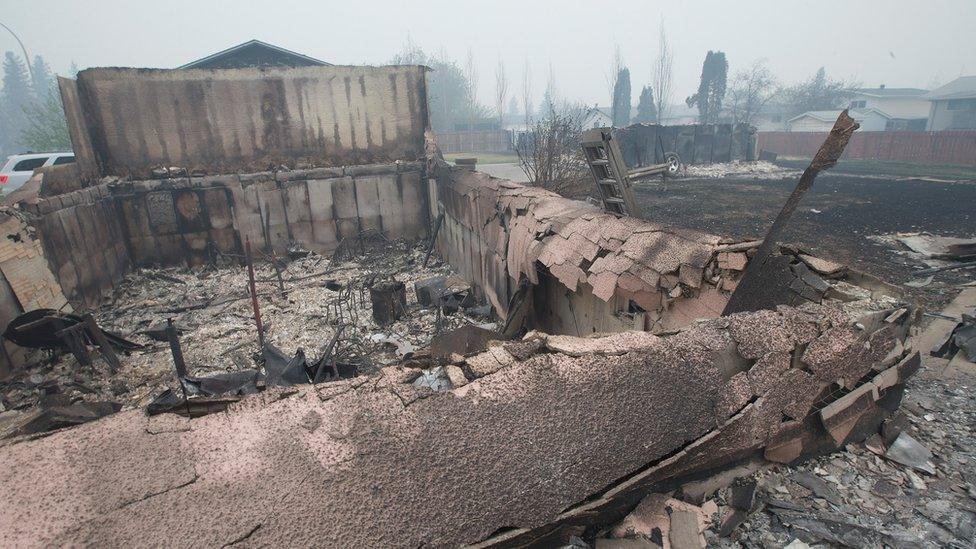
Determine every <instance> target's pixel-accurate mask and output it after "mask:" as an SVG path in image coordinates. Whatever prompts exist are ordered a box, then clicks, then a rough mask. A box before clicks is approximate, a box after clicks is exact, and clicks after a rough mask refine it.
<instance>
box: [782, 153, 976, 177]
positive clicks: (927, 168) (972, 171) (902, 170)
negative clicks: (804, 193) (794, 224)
mask: <svg viewBox="0 0 976 549" xmlns="http://www.w3.org/2000/svg"><path fill="white" fill-rule="evenodd" d="M776 164H779V165H780V166H786V167H789V168H795V169H798V170H802V169H804V168H806V167H807V166H808V165H809V164H810V159H809V158H791V157H785V158H784V157H780V158H778V159H776ZM830 171H831V172H836V173H850V174H857V175H890V176H898V177H935V178H939V179H976V166H955V165H951V164H949V165H930V164H918V163H915V162H897V161H894V160H841V161H840V162H838V163H837V165H836V166H834V167H833V168H831V169H830Z"/></svg>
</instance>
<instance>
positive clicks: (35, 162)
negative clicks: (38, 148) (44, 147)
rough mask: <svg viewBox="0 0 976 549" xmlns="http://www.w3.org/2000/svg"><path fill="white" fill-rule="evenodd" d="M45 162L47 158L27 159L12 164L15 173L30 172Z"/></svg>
mask: <svg viewBox="0 0 976 549" xmlns="http://www.w3.org/2000/svg"><path fill="white" fill-rule="evenodd" d="M45 162H47V157H43V156H42V157H41V158H28V159H27V160H21V161H20V162H18V163H16V164H14V171H15V172H30V171H34V170H36V169H37V168H40V167H41V166H43V165H44V163H45Z"/></svg>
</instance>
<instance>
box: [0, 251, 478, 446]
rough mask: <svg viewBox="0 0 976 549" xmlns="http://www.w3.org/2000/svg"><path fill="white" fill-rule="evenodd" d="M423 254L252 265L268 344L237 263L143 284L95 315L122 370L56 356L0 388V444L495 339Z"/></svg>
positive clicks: (137, 281)
mask: <svg viewBox="0 0 976 549" xmlns="http://www.w3.org/2000/svg"><path fill="white" fill-rule="evenodd" d="M425 252H426V250H425V246H423V245H418V246H413V245H409V244H407V243H404V242H400V241H393V242H391V241H386V240H385V239H383V238H382V237H380V236H378V235H375V234H372V235H370V234H366V235H363V236H362V237H361V238H360V239H358V240H357V241H355V242H352V241H351V242H347V243H345V244H344V246H343V247H342V248H341V249H340V250H338V251H337V252H336V254H334V256H333V258H332V259H331V260H330V259H329V258H325V257H322V256H320V255H317V254H315V253H311V252H307V251H304V250H293V251H292V253H291V254H289V255H290V257H289V258H288V259H287V260H283V259H279V258H271V257H270V255H269V256H268V257H266V258H265V259H266V260H265V261H258V262H255V264H254V271H255V283H256V294H257V297H258V300H257V302H258V306H259V312H260V316H261V319H262V327H261V328H262V329H261V337H260V338H259V336H258V329H257V326H256V325H255V315H254V310H253V305H252V302H251V299H250V292H249V289H248V287H249V285H248V273H247V268H246V266H242V265H240V264H239V263H238V262H237V261H236V259H235V258H224V259H223V260H222V263H221V264H220V265H212V266H207V267H204V268H197V269H178V268H170V269H152V268H147V269H141V270H138V271H135V272H133V273H131V274H130V275H129V276H127V278H126V279H125V281H124V282H123V283H122V284H121V285H120V287H119V288H118V289H117V290H116V291H115V293H114V294H113V295H112V296H111V298H110V299H109V300H108V301H107V302H106V303H105V304H104V305H103V306H102V307H100V308H99V309H98V310H96V311H94V315H93V319H94V320H95V321H97V326H99V327H100V328H101V329H102V330H104V332H105V333H106V334H109V335H112V334H117V335H118V336H119V337H120V339H122V340H123V341H127V342H129V343H130V344H131V345H130V346H129V347H128V348H126V349H124V350H118V352H117V353H116V354H117V361H118V363H119V364H118V365H112V363H111V361H110V360H109V357H108V355H107V354H106V353H105V352H93V353H92V360H90V361H89V363H88V364H84V363H81V362H80V361H79V358H78V357H77V356H75V355H72V354H70V353H67V352H64V349H58V348H57V346H56V345H53V346H51V350H48V351H43V352H42V353H43V355H44V356H42V357H39V358H41V360H38V361H36V362H37V365H36V366H34V367H33V368H28V369H26V370H23V371H20V372H18V373H17V374H15V375H14V376H13V377H11V378H10V379H8V380H5V381H4V382H3V384H2V385H0V405H2V407H3V408H2V410H0V412H4V413H3V415H0V436H13V435H17V434H27V433H30V432H39V431H44V430H48V429H49V428H57V427H60V426H64V425H67V424H76V423H82V422H83V421H89V420H91V419H95V418H97V417H100V416H101V415H105V414H106V413H112V412H114V411H118V410H119V409H128V408H134V407H145V406H149V410H150V412H153V413H155V412H162V411H174V412H177V413H183V412H184V411H185V412H186V413H191V415H194V416H196V415H199V414H200V413H202V412H198V411H193V412H191V411H190V410H189V409H188V408H187V407H186V406H185V404H186V403H185V402H184V400H183V394H184V393H183V391H186V394H187V395H188V396H190V397H191V398H190V400H191V401H193V400H195V399H196V400H199V404H201V405H202V406H203V408H204V409H205V411H212V410H211V408H212V407H213V405H214V404H215V403H216V404H217V405H221V404H223V405H226V403H227V402H232V401H234V400H237V399H238V398H239V395H241V394H247V393H253V392H257V391H259V390H263V389H264V388H265V387H271V386H275V385H286V384H292V383H298V382H304V383H308V382H309V381H313V382H314V381H327V380H333V379H337V378H344V377H349V376H353V375H357V374H369V373H373V372H375V371H377V370H378V369H379V368H381V367H383V366H385V365H388V364H392V363H395V362H399V361H402V360H403V359H410V358H412V359H414V360H423V359H424V357H425V356H426V355H425V352H424V351H423V350H424V349H426V348H428V347H429V346H430V344H431V341H432V339H433V338H434V337H435V336H436V335H437V334H439V333H446V332H450V331H451V330H454V329H457V328H459V327H462V326H467V325H476V326H479V327H480V328H482V329H484V330H493V329H494V328H495V323H493V322H489V317H490V315H491V314H492V313H491V309H490V307H488V306H487V305H483V304H482V302H481V301H479V299H478V298H477V296H476V295H475V293H474V292H473V290H472V288H471V286H470V285H468V284H467V283H464V282H463V281H462V280H461V279H459V278H458V277H457V276H455V275H453V271H452V269H451V268H450V267H449V266H448V265H446V264H445V263H443V262H441V261H440V260H439V259H438V258H437V257H431V258H430V261H429V266H427V267H425V266H423V265H422V263H423V260H424V259H425V257H424V256H425ZM388 286H393V287H394V288H395V289H396V290H397V292H396V293H397V299H398V300H399V306H398V307H397V308H396V310H395V311H387V310H386V309H385V308H384V306H383V305H384V304H383V303H382V301H383V300H382V297H383V296H385V294H384V292H383V291H382V290H383V289H384V288H386V287H388ZM377 296H380V297H377ZM377 299H379V300H380V302H378V301H377ZM52 313H54V312H52ZM54 314H57V313H54ZM377 315H379V316H377ZM61 316H62V317H64V318H68V317H70V316H71V315H61ZM169 321H171V322H169ZM171 333H172V335H173V336H175V340H176V346H177V347H178V354H179V359H177V358H176V353H174V351H173V344H172V341H171V340H172V339H173V338H172V337H171ZM55 343H56V342H55ZM103 358H104V359H105V360H103ZM180 362H182V364H180ZM174 368H175V373H176V375H174ZM178 378H179V379H180V380H182V381H178ZM71 406H74V407H75V408H66V407H71ZM78 406H81V408H78ZM76 408H77V409H76ZM46 410H53V411H49V412H46ZM52 414H53V416H54V417H52ZM39 415H42V417H41V418H38V417H35V416H39ZM26 422H29V423H30V426H25V423H26Z"/></svg>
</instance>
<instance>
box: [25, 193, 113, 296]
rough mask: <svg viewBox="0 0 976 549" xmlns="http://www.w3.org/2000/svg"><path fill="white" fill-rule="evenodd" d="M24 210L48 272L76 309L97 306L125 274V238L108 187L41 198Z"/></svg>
mask: <svg viewBox="0 0 976 549" xmlns="http://www.w3.org/2000/svg"><path fill="white" fill-rule="evenodd" d="M27 211H28V213H30V214H32V219H31V224H32V225H33V226H34V227H35V228H36V229H37V238H38V239H39V242H40V244H41V246H43V249H44V256H45V258H46V259H47V264H48V268H49V269H50V271H51V272H52V273H54V275H55V278H56V279H57V281H58V283H59V284H60V286H61V291H62V292H63V294H64V296H65V297H66V298H67V300H68V301H70V302H71V303H72V305H74V306H75V308H79V309H80V308H86V307H94V306H96V305H98V304H99V302H100V301H101V299H102V297H103V296H104V295H106V294H108V293H109V292H111V291H112V289H114V288H115V287H116V286H117V285H118V283H119V282H120V281H121V280H122V277H123V276H124V275H125V273H126V272H127V271H128V270H129V268H130V265H131V263H130V258H129V253H128V248H127V246H126V238H125V233H124V231H123V227H122V225H121V223H120V219H119V214H118V210H117V208H116V203H115V201H114V199H113V197H112V195H111V191H110V189H109V186H108V185H105V184H102V185H96V186H94V187H88V188H85V189H81V190H77V191H73V192H69V193H65V194H61V195H58V196H54V197H51V198H45V199H41V200H39V201H38V202H36V203H35V204H33V205H31V206H29V207H28V208H27ZM55 308H56V307H55ZM25 310H29V309H25Z"/></svg>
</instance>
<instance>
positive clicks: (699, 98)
mask: <svg viewBox="0 0 976 549" xmlns="http://www.w3.org/2000/svg"><path fill="white" fill-rule="evenodd" d="M728 72H729V62H728V61H726V59H725V53H724V52H721V51H711V50H709V51H708V53H707V54H706V55H705V62H704V63H703V64H702V73H701V82H700V83H699V84H698V93H696V94H695V95H692V96H691V97H689V98H688V99H686V100H685V102H686V103H687V104H688V106H689V107H694V106H696V105H697V106H698V119H699V121H700V122H701V123H702V124H715V123H717V122H718V119H719V115H720V114H721V112H722V99H723V98H724V97H725V86H726V81H727V79H728Z"/></svg>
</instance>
